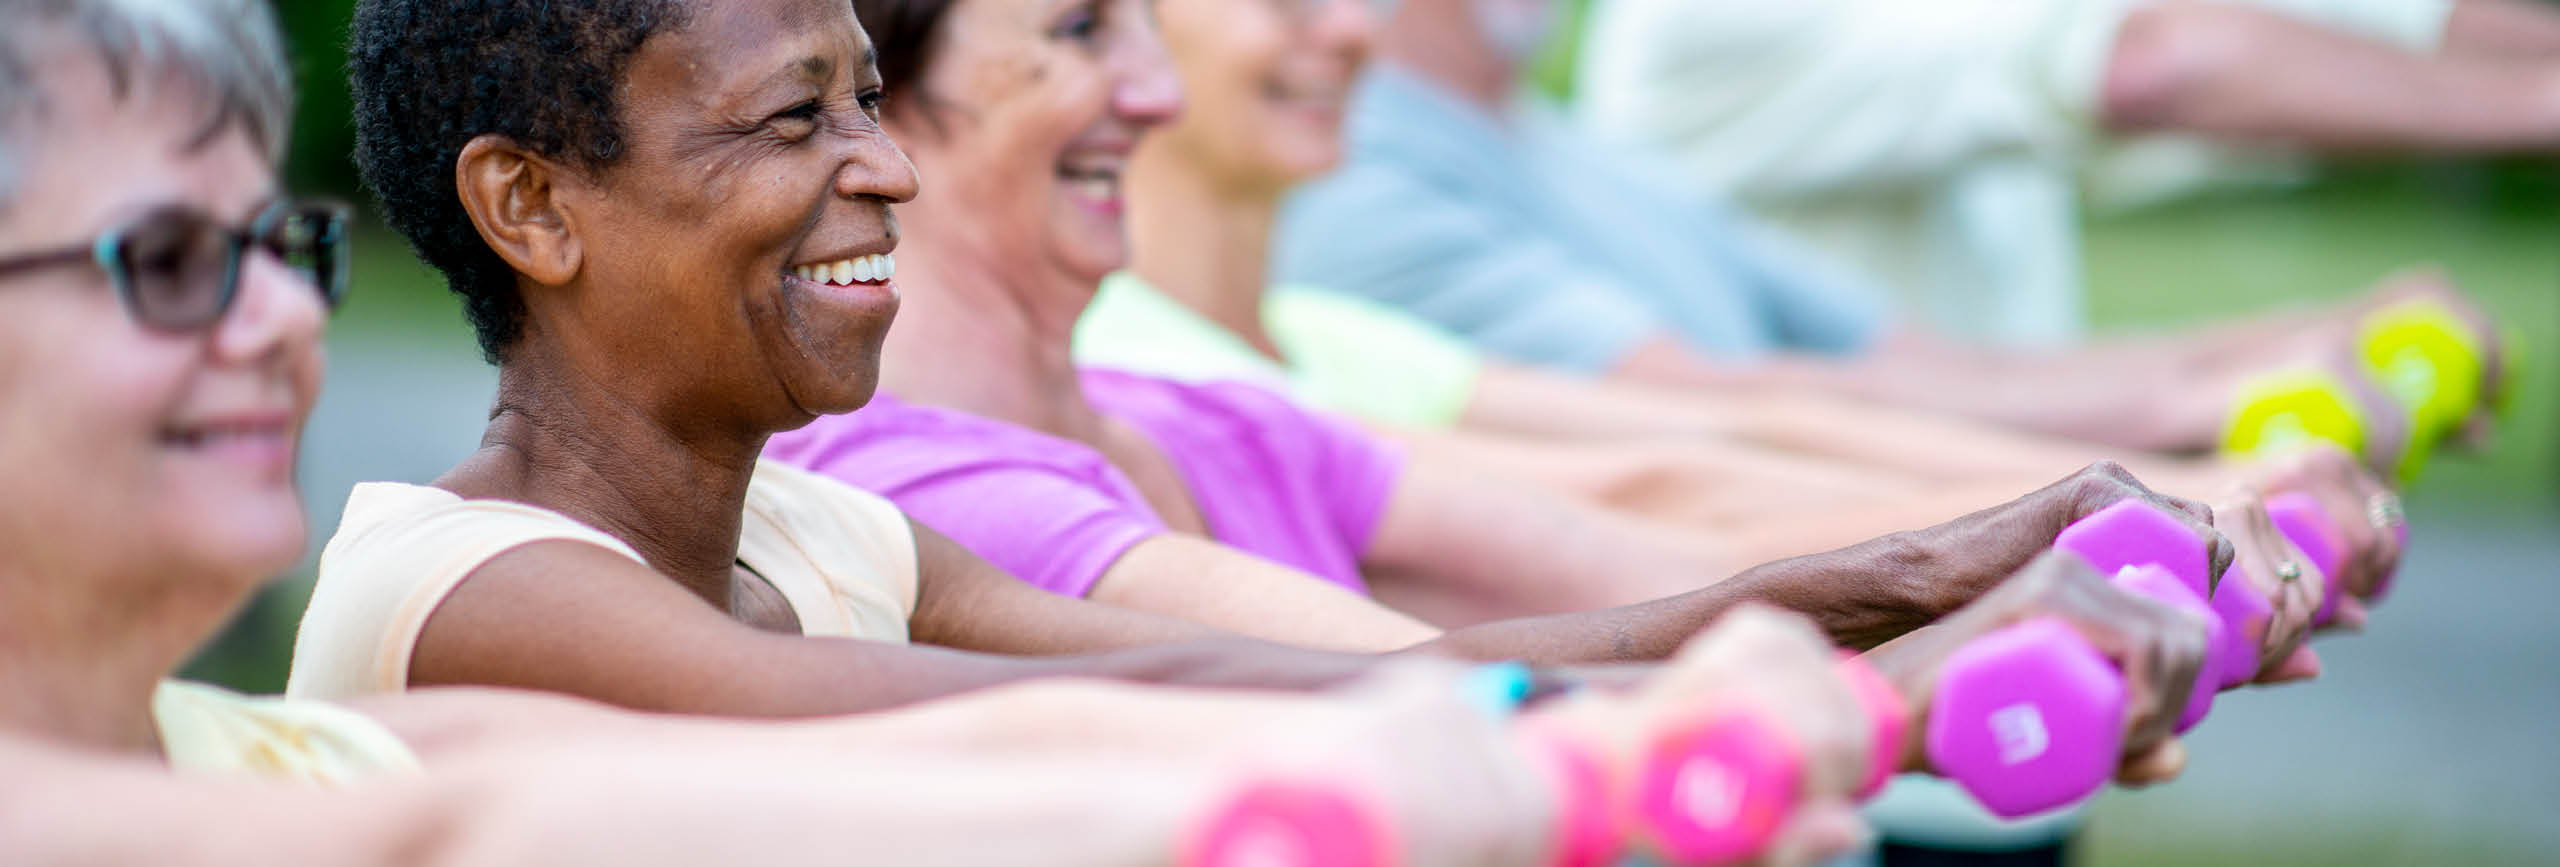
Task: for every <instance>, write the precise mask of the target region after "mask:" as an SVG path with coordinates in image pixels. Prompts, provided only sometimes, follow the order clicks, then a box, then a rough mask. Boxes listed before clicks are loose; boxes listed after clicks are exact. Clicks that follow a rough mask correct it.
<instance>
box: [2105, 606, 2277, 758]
mask: <svg viewBox="0 0 2560 867" xmlns="http://www.w3.org/2000/svg"><path fill="white" fill-rule="evenodd" d="M2223 580H2225V581H2228V580H2230V577H2229V576H2227V575H2226V576H2224V578H2223ZM2115 581H2116V586H2118V587H2122V588H2124V589H2127V590H2131V591H2133V592H2135V593H2140V594H2142V595H2144V596H2149V597H2151V598H2153V599H2157V600H2160V601H2162V602H2166V603H2169V605H2170V606H2172V607H2176V608H2181V609H2184V610H2186V611H2189V612H2193V613H2194V614H2196V615H2197V616H2198V617H2199V618H2201V619H2202V620H2204V623H2205V633H2206V638H2205V647H2206V652H2205V663H2204V668H2203V669H2202V670H2200V671H2197V672H2196V682H2195V686H2194V687H2193V688H2191V689H2189V690H2188V692H2187V708H2186V710H2184V711H2180V712H2179V713H2178V733H2179V734H2186V733H2187V730H2188V729H2192V728H2195V727H2196V723H2200V722H2203V721H2204V715H2205V714H2207V713H2210V712H2212V710H2213V694H2214V693H2215V692H2217V691H2219V690H2220V689H2221V688H2222V680H2223V672H2224V671H2225V670H2228V669H2232V668H2239V667H2242V666H2244V665H2247V663H2254V662H2256V661H2257V659H2258V656H2257V649H2256V648H2255V647H2254V646H2251V647H2244V648H2240V650H2241V651H2242V652H2243V653H2245V654H2246V655H2245V656H2238V657H2235V656H2230V653H2231V649H2232V648H2231V645H2230V644H2229V642H2228V638H2229V636H2230V632H2231V630H2230V629H2229V627H2228V626H2226V625H2225V624H2224V623H2223V622H2222V617H2221V615H2220V614H2218V613H2216V612H2215V611H2214V610H2213V606H2212V605H2209V604H2206V603H2205V601H2204V597H2202V596H2197V595H2196V592H2195V591H2194V590H2190V589H2187V585H2186V582H2183V581H2180V580H2178V578H2177V576H2174V575H2171V574H2169V570H2166V569H2162V568H2160V567H2158V566H2154V565H2149V564H2145V565H2141V566H2127V567H2124V569H2123V570H2122V571H2119V572H2117V573H2116V577H2115ZM2243 660H2246V662H2243ZM2248 667H2251V668H2255V666H2254V665H2250V666H2248Z"/></svg>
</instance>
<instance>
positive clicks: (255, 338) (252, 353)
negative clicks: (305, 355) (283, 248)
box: [211, 249, 328, 363]
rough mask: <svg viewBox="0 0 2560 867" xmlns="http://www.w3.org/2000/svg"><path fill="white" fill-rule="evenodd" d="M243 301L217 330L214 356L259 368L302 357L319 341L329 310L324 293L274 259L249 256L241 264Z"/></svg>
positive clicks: (264, 255)
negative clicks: (266, 363)
mask: <svg viewBox="0 0 2560 867" xmlns="http://www.w3.org/2000/svg"><path fill="white" fill-rule="evenodd" d="M239 293H240V294H239V296H238V297H236V298H233V299H232V301H231V309H230V311H228V312H226V313H224V314H223V317H222V321H221V322H219V323H216V324H215V326H214V332H213V339H212V341H211V344H212V350H213V352H214V354H215V356H216V357H218V358H220V359H222V360H223V361H227V362H235V363H243V362H256V361H260V360H263V359H268V358H275V357H283V356H288V355H290V354H292V353H295V352H299V351H304V350H307V349H309V348H311V347H312V346H313V345H315V344H317V343H318V342H319V340H320V331H321V327H322V324H323V323H324V322H325V321H326V320H327V318H328V316H327V310H326V309H325V308H324V307H323V306H322V304H321V301H320V290H319V288H318V287H316V286H313V285H312V284H311V281H310V280H308V279H305V278H304V277H303V276H302V275H301V274H300V273H299V272H296V271H294V270H293V269H292V268H289V267H286V266H285V264H284V263H283V262H281V261H278V260H277V259H276V258H275V255H274V254H272V253H268V252H266V251H264V250H254V249H253V250H251V251H249V252H248V253H247V254H246V255H244V256H242V257H241V260H240V289H239Z"/></svg>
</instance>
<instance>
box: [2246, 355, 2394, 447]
mask: <svg viewBox="0 0 2560 867" xmlns="http://www.w3.org/2000/svg"><path fill="white" fill-rule="evenodd" d="M2352 394H2353V392H2351V391H2349V390H2348V389H2347V386H2346V384H2345V383H2342V382H2339V381H2338V380H2337V378H2336V377H2334V376H2331V375H2329V374H2328V373H2325V372H2323V371H2320V370H2316V369H2310V368H2304V369H2297V370H2287V371H2279V372H2276V373H2270V374H2266V375H2264V376H2260V377H2257V378H2254V379H2251V380H2249V381H2247V382H2245V383H2242V384H2241V385H2240V388H2239V391H2238V393H2237V394H2235V395H2233V397H2232V403H2231V406H2232V409H2231V417H2230V419H2229V420H2228V421H2226V422H2224V424H2223V428H2222V450H2223V452H2224V453H2226V454H2232V455H2257V454H2267V453H2272V452H2280V451H2284V450H2287V449H2292V448H2295V447H2298V446H2301V445H2303V444H2304V443H2306V442H2310V441H2314V440H2317V441H2325V442H2332V443H2336V444H2338V446H2339V447H2341V448H2344V449H2346V450H2347V451H2349V452H2352V453H2355V454H2358V455H2362V454H2364V449H2365V425H2364V417H2363V415H2362V414H2361V413H2360V411H2359V410H2357V408H2356V402H2355V398H2353V397H2352V396H2351V395H2352Z"/></svg>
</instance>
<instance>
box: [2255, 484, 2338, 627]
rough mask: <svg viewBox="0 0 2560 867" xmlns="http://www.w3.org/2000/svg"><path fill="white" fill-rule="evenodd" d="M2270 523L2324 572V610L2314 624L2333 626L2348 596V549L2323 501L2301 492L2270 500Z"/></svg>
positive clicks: (2268, 503)
mask: <svg viewBox="0 0 2560 867" xmlns="http://www.w3.org/2000/svg"><path fill="white" fill-rule="evenodd" d="M2267 521H2268V522H2269V523H2272V524H2275V525H2276V532H2279V533H2283V534H2284V537H2285V539H2286V540H2287V541H2290V542H2292V543H2293V547H2295V548H2297V549H2300V550H2301V551H2302V556H2303V559H2306V560H2310V561H2311V566H2312V568H2314V569H2318V570H2320V580H2321V593H2320V610H2319V611H2317V612H2314V613H2313V614H2312V615H2311V622H2312V623H2314V624H2316V625H2320V626H2327V625H2329V621H2332V620H2335V619H2337V617H2338V600H2339V599H2340V598H2342V597H2344V596H2345V595H2346V592H2347V587H2346V584H2345V583H2344V577H2345V576H2344V572H2345V569H2344V567H2345V566H2346V546H2344V545H2341V544H2339V543H2338V536H2337V534H2336V533H2332V532H2330V531H2329V516H2328V515H2327V514H2326V513H2324V512H2322V511H2321V509H2320V500H2319V498H2317V497H2313V496H2311V495H2310V494H2305V493H2301V492H2299V491H2296V492H2293V493H2285V494H2277V495H2275V496H2273V497H2269V498H2267Z"/></svg>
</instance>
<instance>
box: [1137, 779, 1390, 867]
mask: <svg viewBox="0 0 2560 867" xmlns="http://www.w3.org/2000/svg"><path fill="white" fill-rule="evenodd" d="M1392 849H1393V847H1392V845H1391V843H1390V842H1389V841H1388V838H1387V830H1386V825H1385V823H1384V822H1382V821H1379V819H1378V817H1377V816H1376V815H1375V814H1373V813H1372V812H1371V811H1370V810H1369V809H1368V808H1366V807H1365V806H1363V804H1362V802H1361V801H1360V799H1359V798H1357V797H1354V796H1353V795H1352V794H1351V793H1349V792H1347V791H1345V790H1343V789H1341V788H1339V787H1335V786H1328V785H1324V784H1320V783H1311V782H1305V781H1298V780H1285V779H1274V780H1263V781H1259V782H1255V783H1252V784H1249V785H1247V786H1245V787H1243V788H1242V789H1240V790H1238V791H1237V792H1236V793H1235V794H1234V795H1232V796H1230V797H1229V798H1228V800H1227V801H1226V803H1224V804H1222V805H1220V806H1219V808H1218V810H1217V812H1215V813H1212V814H1210V816H1209V820H1208V822H1207V824H1205V825H1204V826H1203V827H1202V829H1201V832H1200V833H1199V835H1198V836H1195V837H1193V838H1192V839H1191V841H1190V844H1189V845H1188V847H1186V849H1185V850H1184V852H1183V854H1182V858H1181V859H1180V861H1179V862H1178V863H1180V864H1182V865H1183V867H1387V865H1389V864H1392V863H1394V861H1395V856H1394V853H1393V851H1392Z"/></svg>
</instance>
